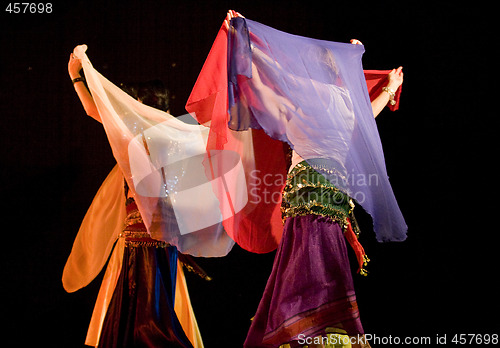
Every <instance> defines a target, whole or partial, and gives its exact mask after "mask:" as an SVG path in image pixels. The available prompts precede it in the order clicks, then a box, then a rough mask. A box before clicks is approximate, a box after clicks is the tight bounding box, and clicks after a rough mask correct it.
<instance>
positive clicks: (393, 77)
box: [387, 66, 403, 91]
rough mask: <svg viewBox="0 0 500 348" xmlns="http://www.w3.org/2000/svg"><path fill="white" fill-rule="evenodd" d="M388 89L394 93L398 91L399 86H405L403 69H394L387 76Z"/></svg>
mask: <svg viewBox="0 0 500 348" xmlns="http://www.w3.org/2000/svg"><path fill="white" fill-rule="evenodd" d="M387 80H388V81H389V82H388V83H387V87H389V88H390V89H392V90H393V91H397V89H398V88H399V86H401V85H402V84H403V67H402V66H400V67H399V68H397V69H392V71H391V72H390V73H389V75H388V76H387Z"/></svg>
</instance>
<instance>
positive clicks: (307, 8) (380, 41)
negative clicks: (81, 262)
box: [0, 0, 500, 348]
mask: <svg viewBox="0 0 500 348" xmlns="http://www.w3.org/2000/svg"><path fill="white" fill-rule="evenodd" d="M7 4H8V3H7V2H2V8H0V11H2V14H1V26H2V31H1V32H2V34H1V35H2V36H1V47H0V52H1V54H0V57H1V60H0V64H1V68H0V69H1V70H0V73H1V75H0V77H1V82H2V86H1V94H0V96H1V103H0V110H1V114H0V117H1V122H0V124H1V130H2V135H1V137H0V141H1V147H0V148H1V154H2V157H1V162H0V168H1V173H0V174H1V177H0V178H1V186H0V187H1V197H2V213H3V214H2V215H3V219H2V220H3V221H2V225H3V227H4V228H3V231H2V252H1V253H0V254H1V260H2V263H1V265H2V266H1V279H2V285H1V291H2V298H1V299H2V302H3V304H2V316H3V317H5V320H4V323H7V324H3V325H2V329H3V330H5V333H4V334H3V335H2V346H5V347H28V346H30V347H31V346H36V345H38V344H48V345H51V346H52V347H83V346H84V344H83V343H84V339H85V334H86V329H87V325H88V322H89V319H90V315H91V313H92V309H93V303H94V301H95V298H96V295H97V291H98V289H99V285H100V278H98V279H96V280H95V281H94V282H93V283H92V284H91V285H90V286H88V287H86V288H85V289H82V290H80V291H78V292H76V293H73V294H67V293H66V292H65V291H64V290H63V288H62V285H61V280H60V279H61V274H62V269H63V267H64V263H65V260H66V258H67V256H68V255H69V252H70V250H71V246H72V242H73V239H74V237H75V235H76V232H77V230H78V227H79V224H80V222H81V220H82V218H83V216H84V214H85V211H86V209H87V208H88V206H89V204H90V202H91V200H92V198H93V196H94V194H95V193H96V191H97V189H98V188H99V186H100V184H101V182H102V181H103V179H104V178H105V176H106V175H107V173H108V172H109V170H110V169H111V168H112V167H113V165H114V159H113V157H112V154H111V151H110V148H109V145H108V143H107V140H106V137H105V134H104V131H103V129H102V126H101V125H100V124H98V123H97V122H95V121H93V120H92V119H91V118H89V117H86V115H85V113H84V111H83V108H82V106H81V104H80V102H79V100H78V98H77V96H76V94H75V93H74V91H73V87H72V85H71V81H70V80H69V77H68V74H67V61H68V58H69V54H70V52H71V51H72V49H73V47H74V46H76V45H77V44H82V43H85V44H87V45H88V46H89V49H88V51H87V53H88V55H89V57H90V59H91V61H92V62H93V64H94V66H95V67H96V69H97V70H98V71H100V72H101V73H103V74H104V75H105V76H106V77H107V78H109V79H110V80H111V81H113V82H115V83H118V82H130V81H144V80H148V79H152V78H160V79H162V80H163V81H165V82H166V84H167V85H168V86H169V87H170V88H171V89H172V91H173V94H174V96H175V99H174V100H173V107H172V111H173V114H176V115H180V114H183V113H184V109H183V105H184V104H185V101H186V99H187V97H188V95H189V92H190V90H191V88H192V86H193V84H194V82H195V80H196V77H197V74H198V72H199V71H200V69H201V66H202V64H203V62H204V59H205V58H206V56H207V54H208V51H209V49H210V47H211V44H212V42H213V39H214V38H215V35H216V33H217V30H218V29H219V26H220V24H221V22H222V20H223V19H224V16H225V13H226V10H227V9H229V8H231V9H235V10H238V11H239V12H241V13H242V14H243V15H245V16H246V17H248V18H250V19H253V20H256V21H259V22H261V23H264V24H267V25H270V26H272V27H275V28H277V29H280V30H283V31H287V32H290V33H294V34H298V35H303V36H310V37H315V38H319V39H325V40H332V41H343V42H347V41H348V40H349V39H351V38H357V39H359V40H361V41H363V43H364V44H365V47H366V53H365V55H364V60H363V62H364V67H365V68H366V69H388V68H393V67H397V66H399V65H403V66H404V72H405V82H404V88H403V96H402V98H403V99H402V102H401V109H400V111H398V112H396V113H390V112H388V111H384V112H383V114H381V115H380V116H379V118H378V119H377V124H378V127H379V131H380V133H381V138H382V142H383V146H384V150H385V155H386V162H387V167H388V172H389V175H390V177H391V181H392V184H393V188H394V190H395V193H396V196H397V198H398V200H399V202H400V206H401V209H402V210H403V213H404V215H405V217H406V219H407V223H408V225H409V238H408V240H407V241H406V242H404V243H389V244H379V243H376V242H375V241H374V238H373V233H372V232H371V231H370V226H369V221H368V220H367V219H366V218H363V217H362V218H361V220H362V221H361V223H362V225H363V226H364V230H365V232H364V233H363V235H362V243H363V244H364V246H365V249H366V250H367V252H368V255H369V256H370V258H371V259H372V262H371V264H370V266H369V269H370V270H371V273H370V275H369V276H368V277H366V278H365V277H361V276H355V285H356V288H357V294H358V302H359V306H360V310H361V316H362V317H361V318H362V320H363V323H364V327H365V330H366V332H367V333H371V334H376V335H379V336H389V335H392V336H393V337H394V336H401V337H402V336H412V337H416V336H429V337H432V338H433V339H434V338H435V337H436V335H438V334H439V335H444V334H447V335H448V336H447V337H448V342H449V343H451V342H450V340H451V338H452V337H453V335H454V334H460V333H493V332H498V331H499V330H498V328H499V327H500V325H499V324H500V323H499V320H498V314H497V313H498V310H499V308H498V300H497V299H496V298H495V296H496V295H497V294H498V287H497V286H496V285H494V284H495V278H497V271H496V267H497V266H496V264H495V259H496V257H495V247H494V244H495V243H496V240H495V239H494V236H495V233H496V232H497V230H496V229H495V227H494V223H493V222H494V221H495V220H496V216H495V215H494V214H493V215H492V214H488V213H487V212H486V209H487V208H488V207H494V206H492V205H489V202H487V200H486V199H487V198H488V197H490V198H491V197H493V198H494V196H495V195H494V190H493V188H494V187H495V182H496V179H495V177H496V175H495V173H494V171H495V161H494V160H493V161H492V159H494V158H495V157H494V149H495V147H494V146H493V144H494V140H495V139H494V138H492V137H491V135H492V134H493V131H494V130H495V129H496V126H497V124H498V123H494V116H493V114H492V111H490V108H489V107H487V106H486V105H487V101H488V99H487V97H486V96H485V94H484V92H485V91H487V90H488V89H489V87H487V83H489V82H490V81H491V80H492V78H491V77H489V76H490V73H491V71H492V67H491V65H488V64H487V63H486V61H483V60H480V55H479V54H477V52H482V54H483V55H484V54H485V48H486V51H487V48H488V47H489V43H488V41H487V40H484V38H488V37H489V35H491V33H490V32H489V31H488V30H487V29H488V28H487V25H488V23H489V22H488V20H487V19H486V18H485V16H484V13H487V12H488V9H487V8H482V7H481V6H480V5H479V4H477V3H474V4H466V5H463V4H458V3H457V4H453V5H451V4H447V3H438V2H434V3H424V2H415V3H407V2H368V1H351V2H344V3H340V2H337V1H332V2H329V3H326V2H319V1H301V2H298V1H273V2H271V1H199V2H196V1H191V0H188V1H177V2H174V1H159V0H158V1H152V0H147V1H139V0H129V1H127V0H125V1H117V0H115V1H93V2H91V1H71V2H66V3H62V2H61V3H58V2H52V4H53V12H52V13H51V14H22V13H21V14H13V13H8V12H6V11H5V8H6V7H7ZM489 10H490V11H491V10H493V9H489ZM486 54H487V53H486ZM493 101H494V100H493ZM488 140H493V142H489V141H488ZM483 155H486V156H483ZM487 157H489V158H490V160H489V161H485V158H487ZM273 256H274V253H271V254H267V255H253V254H249V253H247V252H244V251H242V250H241V249H239V248H238V247H235V248H234V250H233V251H232V252H231V253H230V255H229V256H228V257H226V258H222V259H200V260H199V262H200V264H201V265H202V266H203V267H204V268H205V269H206V270H207V271H208V273H209V274H210V275H211V276H212V277H213V278H214V279H213V281H211V282H204V281H201V280H200V279H198V278H196V277H195V276H192V275H188V276H187V277H188V283H189V284H188V285H189V289H190V293H191V297H192V302H193V307H194V310H195V312H196V315H197V318H198V322H199V326H200V329H201V332H202V335H203V338H204V341H205V346H206V347H207V348H211V347H228V348H232V347H241V345H242V342H243V340H244V338H245V333H246V330H247V329H248V326H249V323H250V321H249V319H250V318H251V317H252V316H253V314H254V311H255V309H256V306H257V304H258V301H259V298H260V295H261V293H262V290H263V288H264V285H265V282H266V279H267V275H268V274H269V272H270V269H271V266H272V260H273ZM495 287H496V288H495Z"/></svg>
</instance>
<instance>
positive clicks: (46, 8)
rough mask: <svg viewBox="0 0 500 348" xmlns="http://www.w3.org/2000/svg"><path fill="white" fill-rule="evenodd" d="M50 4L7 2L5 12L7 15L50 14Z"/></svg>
mask: <svg viewBox="0 0 500 348" xmlns="http://www.w3.org/2000/svg"><path fill="white" fill-rule="evenodd" d="M52 10H53V9H52V3H50V2H47V3H43V2H40V3H36V2H9V4H8V5H7V8H6V9H5V12H9V13H52Z"/></svg>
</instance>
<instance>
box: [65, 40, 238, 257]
mask: <svg viewBox="0 0 500 348" xmlns="http://www.w3.org/2000/svg"><path fill="white" fill-rule="evenodd" d="M86 48H87V47H86V46H85V45H82V46H78V47H77V48H75V51H74V54H75V56H76V57H77V58H80V59H81V60H82V66H83V71H84V73H85V77H86V81H87V83H88V87H89V90H90V92H91V93H92V97H93V98H94V101H95V104H96V106H97V109H98V111H99V115H100V117H101V120H102V124H103V126H104V129H105V131H106V135H107V137H108V140H109V143H110V145H111V148H112V150H113V155H114V157H115V158H116V160H117V163H118V166H119V168H120V171H121V173H122V174H123V176H124V177H125V180H126V181H127V183H128V186H129V187H130V190H131V195H132V196H133V197H134V199H135V201H136V202H137V205H138V207H139V210H140V213H141V216H142V218H143V219H144V222H145V225H146V227H147V229H148V232H149V233H150V234H151V237H152V238H155V239H157V240H162V241H165V242H167V243H169V244H171V245H174V246H176V247H177V248H178V250H179V251H180V252H182V253H185V254H191V255H193V256H205V257H214V256H224V255H226V254H227V253H228V252H229V251H230V250H231V248H232V246H233V245H234V242H233V241H232V240H231V239H230V238H229V236H228V235H227V233H226V232H225V231H224V229H223V227H222V224H221V221H222V218H223V212H221V211H220V210H219V204H218V200H217V197H216V196H215V194H214V193H213V191H212V184H211V182H217V181H223V182H224V184H225V185H229V186H231V185H233V186H234V185H238V182H237V180H238V179H239V178H240V177H241V176H240V175H239V174H238V172H239V171H240V168H241V161H240V158H239V157H238V156H237V155H236V154H233V153H231V152H229V151H227V152H225V153H224V154H222V155H221V154H219V153H216V152H212V153H211V154H209V156H208V157H210V161H209V163H211V162H214V163H216V162H217V160H218V158H219V157H224V156H225V157H226V158H225V161H224V166H225V167H223V168H222V167H220V168H219V169H221V170H224V171H225V172H215V171H209V172H205V169H204V168H205V167H204V166H203V160H204V159H205V157H207V154H206V142H207V137H208V129H207V128H206V127H203V126H200V125H192V124H187V123H185V122H183V121H182V120H181V119H179V118H175V117H173V116H172V115H170V114H168V113H165V112H163V111H160V110H157V109H154V108H152V107H149V106H147V105H144V104H142V103H140V102H138V101H137V100H134V99H133V98H132V97H130V96H129V95H128V94H126V93H125V92H123V91H122V90H121V89H120V88H119V87H117V86H115V85H114V84H113V83H111V82H110V81H109V80H107V79H106V78H105V77H104V76H102V75H101V74H99V73H98V72H97V71H96V70H95V69H94V68H93V67H92V64H91V63H90V60H89V59H88V57H87V55H86V54H85V51H86ZM227 166H230V167H227ZM226 174H228V175H229V176H230V177H231V179H232V180H236V182H228V181H227V180H225V178H224V176H225V175H226ZM234 191H235V190H232V192H234ZM240 192H241V191H240ZM242 197H244V198H246V195H242ZM225 198H226V199H231V200H232V202H233V203H234V204H233V205H234V209H235V210H236V211H238V209H241V208H240V206H241V205H242V204H244V203H245V202H244V200H242V199H238V197H231V196H225ZM109 236H110V238H114V236H115V234H113V233H110V234H109ZM109 243H110V242H106V243H104V244H106V245H109ZM106 252H108V249H106ZM104 254H105V253H103V255H104Z"/></svg>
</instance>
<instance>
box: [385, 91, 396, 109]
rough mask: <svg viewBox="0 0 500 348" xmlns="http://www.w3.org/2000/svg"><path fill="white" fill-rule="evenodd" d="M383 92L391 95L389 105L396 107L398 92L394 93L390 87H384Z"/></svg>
mask: <svg viewBox="0 0 500 348" xmlns="http://www.w3.org/2000/svg"><path fill="white" fill-rule="evenodd" d="M382 91H384V92H387V93H389V103H390V104H391V105H395V104H396V101H395V100H394V97H395V96H396V92H394V91H393V90H392V89H390V88H389V87H382Z"/></svg>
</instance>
